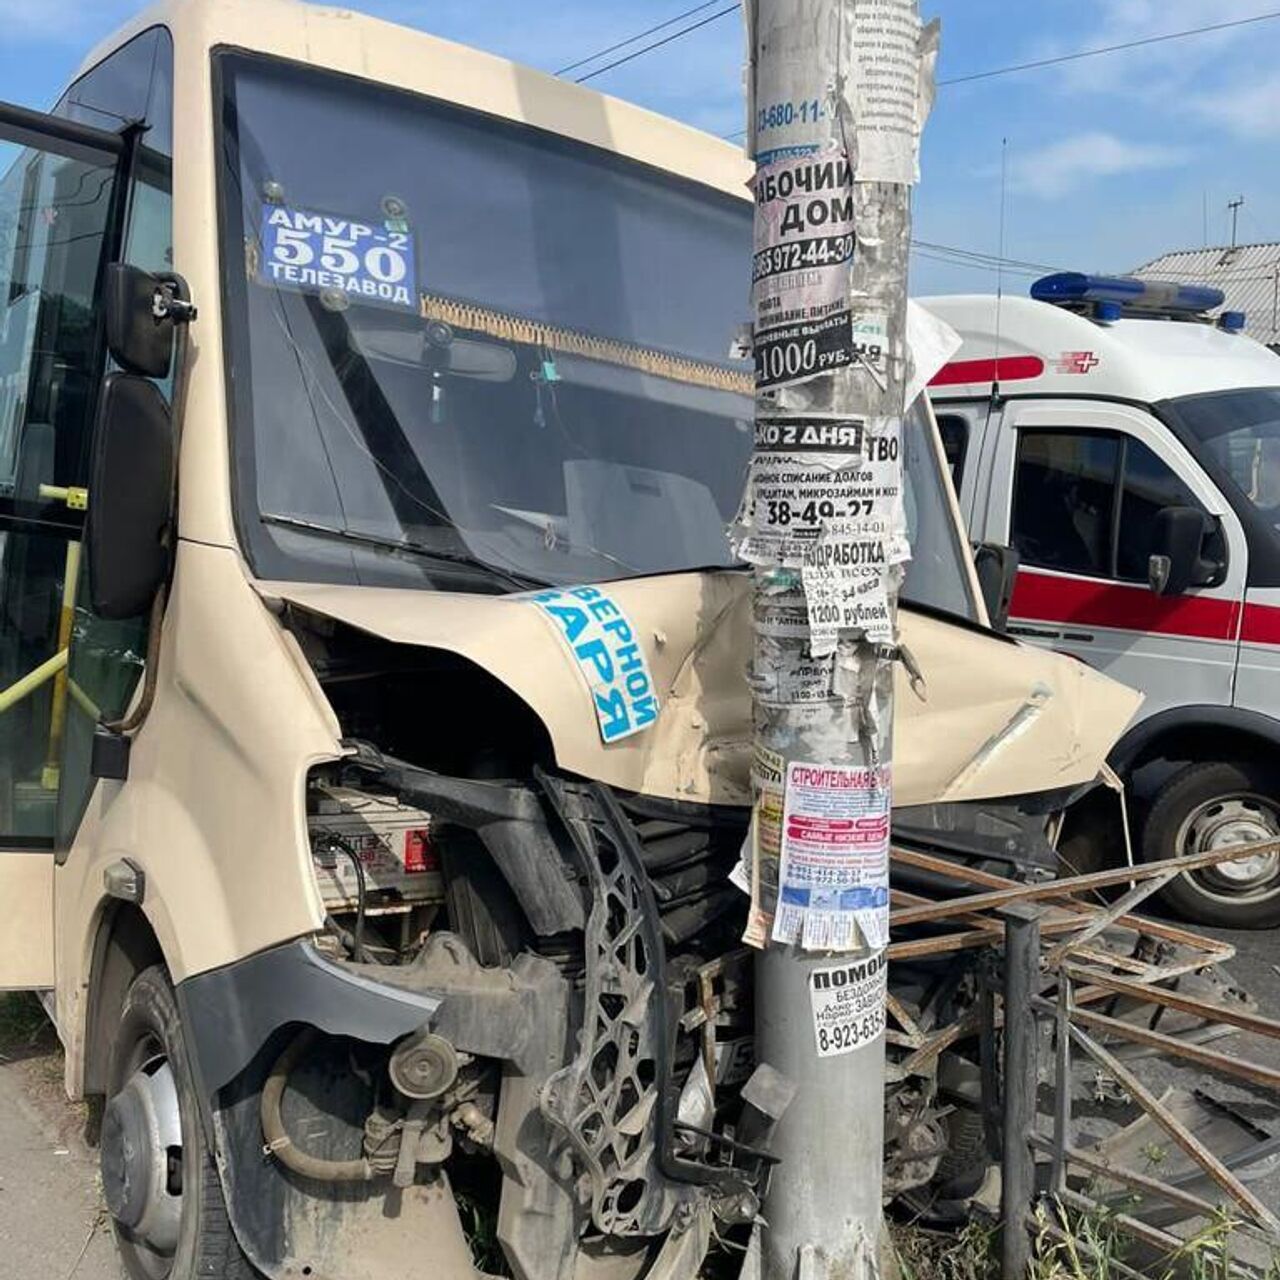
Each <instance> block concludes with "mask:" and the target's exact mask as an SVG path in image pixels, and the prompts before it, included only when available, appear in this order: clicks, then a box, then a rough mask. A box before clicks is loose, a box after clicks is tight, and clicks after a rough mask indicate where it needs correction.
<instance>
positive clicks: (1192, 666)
mask: <svg viewBox="0 0 1280 1280" xmlns="http://www.w3.org/2000/svg"><path fill="white" fill-rule="evenodd" d="M922 301H923V303H924V305H925V306H926V307H927V308H928V309H929V310H930V311H932V312H933V313H934V314H935V315H937V316H938V317H940V318H941V319H942V320H945V321H946V322H947V323H948V324H950V325H951V326H952V327H953V328H955V329H956V330H957V331H958V332H959V333H960V335H961V337H962V339H963V346H962V347H961V349H960V350H959V351H958V352H957V353H956V355H955V357H954V358H953V359H952V361H951V362H950V363H949V364H948V365H947V366H946V367H945V368H944V369H943V370H942V371H941V372H940V373H939V374H938V375H937V377H936V378H935V379H934V380H933V384H932V387H931V391H930V395H931V398H932V400H933V405H934V409H935V412H936V414H937V417H938V424H939V427H940V428H941V431H942V436H943V440H944V441H945V445H946V450H947V457H948V461H949V462H950V464H951V469H952V476H953V479H954V481H955V485H956V490H957V493H958V495H959V499H960V504H961V507H962V509H963V512H964V515H965V518H966V520H967V522H968V527H969V530H970V533H971V535H972V537H973V539H974V541H975V543H987V544H993V545H994V546H996V547H1000V546H1006V547H1011V548H1012V549H1013V551H1014V552H1015V553H1016V557H1017V570H1016V578H1014V579H1013V580H1012V584H1011V585H1012V596H1011V600H1010V601H1009V610H1008V624H1007V625H1008V630H1009V632H1010V633H1011V634H1012V635H1015V636H1018V637H1021V638H1023V639H1026V640H1029V641H1032V642H1034V643H1037V644H1042V645H1044V646H1046V647H1048V648H1052V649H1057V650H1061V651H1063V652H1066V653H1070V654H1073V655H1075V656H1076V657H1078V658H1080V659H1081V660H1082V661H1084V662H1086V663H1088V664H1089V665H1090V666H1093V667H1096V668H1098V669H1099V670H1101V671H1105V672H1106V673H1107V674H1108V675H1111V676H1114V677H1115V678H1116V679H1118V680H1121V681H1123V682H1124V683H1126V684H1129V685H1133V686H1135V687H1137V688H1139V689H1142V690H1143V691H1144V692H1145V693H1146V702H1145V705H1144V707H1143V709H1142V711H1141V712H1140V713H1139V718H1138V719H1137V720H1136V721H1135V723H1134V724H1133V725H1132V726H1131V728H1130V730H1129V732H1128V734H1127V735H1126V736H1125V738H1124V739H1122V741H1121V742H1120V743H1119V744H1118V745H1117V747H1116V749H1115V750H1114V752H1113V753H1112V757H1111V762H1112V764H1113V765H1114V767H1115V768H1116V769H1117V771H1118V772H1119V773H1120V774H1121V776H1122V777H1123V778H1124V779H1125V780H1126V782H1128V783H1129V784H1130V786H1131V790H1132V793H1133V795H1134V797H1135V799H1136V803H1135V804H1134V806H1133V809H1134V814H1135V817H1136V834H1137V841H1136V847H1137V850H1138V851H1139V853H1140V856H1142V857H1144V858H1148V859H1154V858H1161V857H1168V856H1170V855H1172V854H1175V853H1191V852H1194V851H1197V850H1202V849H1210V848H1215V847H1222V846H1224V845H1228V844H1233V843H1239V844H1248V843H1251V842H1256V841H1261V840H1267V839H1272V838H1278V837H1280V356H1277V355H1275V354H1274V353H1273V352H1271V351H1270V350H1268V349H1267V348H1266V347H1263V346H1261V345H1260V344H1259V343H1257V342H1254V341H1253V340H1252V339H1250V338H1248V337H1246V336H1245V335H1244V333H1243V328H1244V317H1243V316H1242V315H1241V314H1239V313H1237V312H1227V313H1224V314H1221V315H1217V316H1216V317H1214V318H1211V313H1214V312H1216V311H1217V309H1218V308H1220V307H1221V306H1222V302H1223V299H1222V295H1221V293H1219V292H1218V291H1217V290H1215V289H1208V288H1204V287H1201V286H1195V285H1178V284H1165V283H1152V282H1149V281H1140V280H1133V279H1126V278H1112V277H1101V276H1088V275H1082V274H1078V273H1062V274H1058V275H1053V276H1048V277H1046V278H1044V279H1042V280H1039V281H1037V282H1036V283H1035V284H1034V285H1033V286H1032V289H1031V297H1029V298H1021V297H1004V298H1003V299H1001V300H997V299H996V298H995V297H977V296H969V297H940V298H928V299H923V300H922ZM1165 896H1166V899H1167V900H1168V901H1169V902H1170V904H1171V905H1173V906H1174V907H1175V908H1176V909H1178V910H1179V911H1180V912H1181V913H1182V914H1183V915H1185V916H1187V917H1189V918H1191V919H1194V920H1197V921H1200V922H1203V923H1208V924H1219V925H1226V926H1235V927H1241V928H1260V927H1266V926H1274V925H1280V857H1277V856H1275V855H1271V856H1255V857H1250V858H1242V859H1240V860H1238V861H1235V862H1227V863H1223V864H1221V865H1220V866H1218V867H1215V868H1213V869H1212V870H1206V871H1203V872H1197V873H1194V874H1192V875H1187V876H1183V877H1181V878H1180V879H1179V880H1177V881H1175V882H1174V883H1173V884H1172V885H1170V886H1169V887H1168V889H1167V890H1166V892H1165Z"/></svg>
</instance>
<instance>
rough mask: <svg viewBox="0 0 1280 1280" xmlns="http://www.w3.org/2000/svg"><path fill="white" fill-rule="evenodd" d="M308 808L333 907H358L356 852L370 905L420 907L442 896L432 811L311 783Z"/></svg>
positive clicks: (321, 880) (324, 888) (321, 878)
mask: <svg viewBox="0 0 1280 1280" xmlns="http://www.w3.org/2000/svg"><path fill="white" fill-rule="evenodd" d="M307 810H308V812H307V827H308V829H309V831H310V833H311V856H312V859H313V860H314V862H315V869H316V881H317V883H318V884H319V886H320V894H321V897H323V899H324V904H325V906H326V907H327V908H328V909H329V911H330V912H335V911H354V910H355V908H356V904H357V900H358V896H359V893H358V882H357V879H356V869H355V866H354V865H353V862H352V857H351V855H352V854H354V855H355V857H357V858H359V859H360V866H361V867H362V868H363V870H364V879H365V892H366V894H367V902H366V905H367V906H369V907H373V908H383V909H385V908H389V907H390V908H394V907H396V906H399V905H402V904H403V905H404V906H417V905H421V904H422V903H430V902H440V901H442V900H443V899H444V877H443V876H442V875H441V872H440V858H439V855H438V853H437V852H436V850H435V849H434V848H433V847H432V843H431V815H430V814H428V813H424V812H423V810H421V809H415V808H414V807H413V806H412V805H407V804H403V803H402V802H401V801H400V800H398V799H397V798H396V797H395V796H390V795H378V794H374V793H371V792H368V791H356V790H353V789H351V788H347V787H332V786H319V787H313V788H312V790H311V792H310V794H309V796H308V803H307ZM347 850H350V853H348V852H347Z"/></svg>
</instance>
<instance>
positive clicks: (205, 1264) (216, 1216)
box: [101, 965, 257, 1280]
mask: <svg viewBox="0 0 1280 1280" xmlns="http://www.w3.org/2000/svg"><path fill="white" fill-rule="evenodd" d="M107 1085H108V1088H107V1104H106V1110H105V1112H104V1114H103V1119H102V1150H101V1162H102V1189H103V1194H104V1196H105V1198H106V1202H107V1209H108V1212H109V1213H110V1215H111V1224H112V1228H113V1230H114V1232H115V1237H116V1245H117V1248H118V1249H119V1252H120V1258H121V1261H122V1262H123V1264H124V1270H125V1275H127V1276H128V1277H129V1278H130V1280H196V1277H198V1276H217V1277H218V1280H253V1278H254V1277H255V1276H256V1275H257V1272H255V1271H254V1269H253V1268H252V1267H251V1266H250V1265H249V1262H248V1260H247V1259H246V1258H245V1256H244V1254H243V1253H242V1252H241V1251H240V1246H239V1245H238V1244H237V1243H236V1238H235V1234H234V1232H233V1231H232V1230H231V1223H230V1221H229V1220H228V1218H227V1209H226V1205H225V1204H224V1203H223V1199H222V1187H221V1185H220V1184H219V1182H218V1175H217V1172H216V1171H215V1169H214V1167H213V1161H212V1160H211V1159H210V1156H209V1149H208V1146H207V1145H206V1143H205V1138H204V1129H203V1128H202V1127H201V1124H200V1114H199V1109H198V1107H197V1105H196V1094H195V1088H194V1086H193V1084H192V1081H191V1072H190V1069H189V1067H188V1065H187V1055H186V1048H185V1045H184V1041H183V1035H182V1020H181V1018H180V1017H179V1014H178V1006H177V1002H176V1001H175V1000H174V995H173V988H172V987H171V986H170V985H169V980H168V977H167V976H166V974H165V971H164V969H163V968H162V967H161V966H159V965H157V966H155V967H153V968H151V969H146V970H144V971H143V972H142V973H140V974H139V975H138V976H137V978H136V979H134V982H133V985H132V986H131V987H130V988H129V994H128V995H127V996H126V997H125V1002H124V1009H123V1010H122V1011H121V1014H120V1025H119V1028H118V1030H117V1032H116V1038H115V1043H114V1044H113V1045H112V1049H111V1065H110V1069H109V1074H108V1080H107Z"/></svg>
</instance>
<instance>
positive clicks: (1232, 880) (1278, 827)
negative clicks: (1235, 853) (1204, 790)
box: [1182, 796, 1280, 894]
mask: <svg viewBox="0 0 1280 1280" xmlns="http://www.w3.org/2000/svg"><path fill="white" fill-rule="evenodd" d="M1183 830H1184V833H1185V837H1186V838H1185V842H1184V843H1183V846H1182V847H1183V848H1184V849H1185V851H1186V852H1187V853H1211V852H1214V851H1216V850H1218V849H1229V848H1233V847H1235V846H1237V845H1250V844H1261V843H1263V842H1265V841H1268V840H1276V839H1280V818H1278V817H1277V815H1276V811H1275V809H1274V808H1272V806H1271V805H1270V804H1269V803H1267V802H1266V801H1264V800H1262V799H1261V798H1260V797H1255V796H1233V797H1230V798H1227V799H1221V800H1213V801H1211V802H1209V803H1208V804H1204V805H1201V806H1200V808H1198V809H1197V810H1196V811H1195V812H1194V813H1193V814H1191V816H1190V817H1189V818H1188V819H1187V822H1186V825H1185V827H1184V828H1183ZM1199 874H1200V876H1201V877H1202V878H1203V879H1204V880H1205V881H1207V882H1208V884H1209V885H1210V886H1212V887H1215V888H1217V889H1220V890H1226V891H1228V892H1230V893H1233V894H1242V893H1253V892H1256V891H1257V890H1258V889H1260V888H1262V887H1264V886H1266V885H1268V884H1270V883H1271V882H1272V881H1274V880H1275V879H1276V878H1277V877H1278V876H1280V854H1277V853H1253V854H1250V855H1248V856H1247V857H1244V858H1236V859H1233V860H1232V861H1230V862H1220V863H1218V864H1217V866H1213V867H1206V868H1205V869H1204V870H1203V871H1202V872H1200V873H1199Z"/></svg>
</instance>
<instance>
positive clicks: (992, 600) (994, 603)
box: [973, 542, 1021, 632]
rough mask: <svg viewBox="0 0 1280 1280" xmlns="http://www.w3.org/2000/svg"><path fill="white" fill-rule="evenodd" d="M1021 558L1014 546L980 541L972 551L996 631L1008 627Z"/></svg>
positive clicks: (983, 597) (979, 582)
mask: <svg viewBox="0 0 1280 1280" xmlns="http://www.w3.org/2000/svg"><path fill="white" fill-rule="evenodd" d="M1020 559H1021V558H1020V557H1019V555H1018V553H1017V552H1016V551H1015V550H1014V549H1013V548H1012V547H1005V546H1001V545H1000V543H998V542H980V543H978V545H977V546H975V547H974V549H973V567H974V568H975V569H976V570H977V573H978V587H979V589H980V590H981V592H982V599H983V601H984V602H985V603H986V606H987V617H988V618H989V619H990V621H991V629H992V630H993V631H1001V632H1003V631H1004V630H1005V629H1006V628H1007V627H1008V625H1009V608H1010V606H1011V605H1012V604H1013V586H1014V582H1015V581H1016V580H1017V577H1018V564H1019V563H1020Z"/></svg>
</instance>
